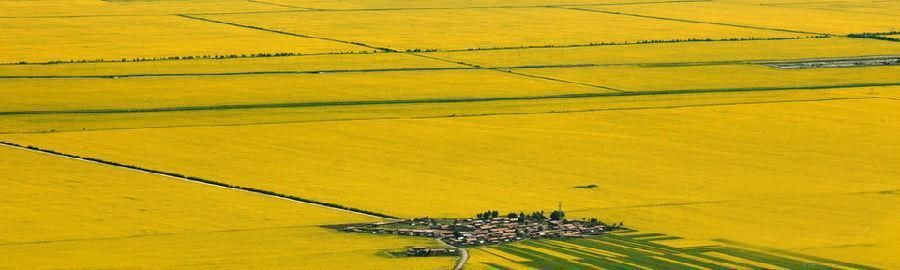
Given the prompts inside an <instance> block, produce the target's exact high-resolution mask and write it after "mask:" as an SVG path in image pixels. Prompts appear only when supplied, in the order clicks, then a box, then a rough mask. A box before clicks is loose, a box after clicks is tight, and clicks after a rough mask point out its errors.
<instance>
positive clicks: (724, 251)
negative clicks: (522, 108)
mask: <svg viewBox="0 0 900 270" xmlns="http://www.w3.org/2000/svg"><path fill="white" fill-rule="evenodd" d="M677 239H682V238H681V237H677V236H671V235H666V234H662V233H637V232H626V233H610V234H604V235H600V236H595V237H587V238H572V239H564V240H546V239H545V240H527V241H522V242H520V243H516V244H512V245H499V246H494V247H492V248H495V249H497V250H501V251H503V252H507V253H509V254H513V255H516V256H519V257H522V258H525V259H527V260H528V261H525V262H516V263H518V264H521V265H522V266H525V267H531V268H538V269H551V268H552V269H585V268H590V267H599V268H603V269H635V268H649V269H721V270H726V269H735V268H747V269H759V268H773V267H774V268H785V269H834V268H835V266H840V267H850V268H855V269H873V268H871V267H868V266H863V265H857V264H850V263H843V262H838V261H834V260H830V259H824V258H818V257H815V256H809V255H803V254H797V253H794V252H789V251H781V250H777V249H770V248H765V247H755V246H750V245H745V244H740V243H733V242H731V241H728V240H723V239H717V240H716V241H715V242H717V243H721V244H720V245H704V246H696V247H672V246H667V245H665V244H663V243H660V242H661V241H665V240H677ZM592 250H596V251H592ZM548 253H553V254H548ZM613 254H614V255H615V256H612V255H613ZM491 267H495V268H498V269H503V266H499V265H491Z"/></svg>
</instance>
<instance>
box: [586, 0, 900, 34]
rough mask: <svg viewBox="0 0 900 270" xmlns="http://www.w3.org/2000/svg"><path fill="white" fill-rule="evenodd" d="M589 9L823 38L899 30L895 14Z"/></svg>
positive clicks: (711, 4)
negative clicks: (767, 29)
mask: <svg viewBox="0 0 900 270" xmlns="http://www.w3.org/2000/svg"><path fill="white" fill-rule="evenodd" d="M589 8H590V9H596V10H603V11H608V12H619V13H627V14H636V15H643V16H654V17H659V18H666V19H680V20H691V21H699V22H710V23H727V24H732V25H741V26H747V27H754V28H755V27H762V28H771V29H780V30H790V31H802V32H813V33H825V34H849V33H861V32H883V31H891V30H895V29H897V27H900V17H898V16H896V14H893V15H882V14H866V13H854V12H844V11H840V10H823V9H796V8H790V7H781V6H775V5H760V4H755V3H747V4H744V3H727V2H721V1H703V2H695V3H672V4H659V5H634V6H604V7H589ZM698 10H714V12H698ZM773 18H777V19H773Z"/></svg>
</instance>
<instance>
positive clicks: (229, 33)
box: [0, 16, 369, 63]
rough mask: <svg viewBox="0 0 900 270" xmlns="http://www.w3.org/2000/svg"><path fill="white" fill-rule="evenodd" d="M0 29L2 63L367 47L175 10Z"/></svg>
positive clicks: (26, 22)
mask: <svg viewBox="0 0 900 270" xmlns="http://www.w3.org/2000/svg"><path fill="white" fill-rule="evenodd" d="M0 29H3V33H4V34H3V35H0V44H3V50H0V63H17V62H22V61H26V62H47V61H69V60H74V61H79V60H96V59H105V60H121V59H123V58H124V59H133V58H155V57H169V56H202V55H229V54H250V53H279V52H292V53H323V52H356V51H365V50H369V49H368V48H365V47H360V46H355V45H350V44H343V43H335V42H328V41H323V40H318V39H308V38H298V37H291V36H283V35H273V34H268V33H265V32H259V31H253V30H250V29H242V28H237V27H233V26H228V25H221V24H213V23H207V22H202V21H197V20H192V19H187V18H182V17H177V16H133V17H103V16H101V17H76V18H40V19H34V18H0ZM82 29H91V30H90V31H80V30H82ZM186 39H189V40H190V41H191V42H184V40H186Z"/></svg>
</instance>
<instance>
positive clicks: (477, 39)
mask: <svg viewBox="0 0 900 270" xmlns="http://www.w3.org/2000/svg"><path fill="white" fill-rule="evenodd" d="M200 17H202V18H206V19H210V20H216V21H223V22H230V23H238V24H241V25H248V26H255V27H262V28H266V29H273V30H278V31H285V32H290V33H295V34H304V35H311V36H318V37H329V38H335V39H339V40H343V41H351V42H358V43H364V44H368V45H371V46H374V47H379V48H390V49H393V50H409V49H421V50H428V49H441V50H448V49H468V48H490V47H508V46H514V47H515V46H528V45H565V44H587V43H601V42H616V43H622V42H637V41H643V40H670V39H692V38H694V39H705V38H778V37H797V36H808V35H807V34H798V33H786V32H778V31H770V30H760V29H748V28H740V27H731V26H722V25H709V24H696V23H685V22H676V21H659V20H652V19H646V18H636V17H630V16H621V15H611V14H604V13H596V12H582V11H575V10H567V9H552V8H518V9H500V10H497V9H463V10H400V11H396V10H391V11H347V12H297V13H278V14H240V15H206V16H200ZM338 18H340V19H338ZM538 21H539V22H544V23H541V24H534V23H531V22H538ZM361 26H364V27H361ZM448 29H453V31H447V30H448ZM485 32H493V33H496V34H491V35H484V33H485Z"/></svg>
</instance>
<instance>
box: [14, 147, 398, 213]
mask: <svg viewBox="0 0 900 270" xmlns="http://www.w3.org/2000/svg"><path fill="white" fill-rule="evenodd" d="M0 145H2V146H6V147H9V148H14V149H19V150H25V151H32V152H36V153H41V154H45V155H50V156H55V157H62V158H68V159H73V160H79V161H85V162H90V163H94V164H99V165H104V166H109V167H114V168H120V169H126V170H130V171H134V172H140V173H146V174H152V175H157V176H162V177H167V178H170V179H176V180H182V181H187V182H193V183H198V184H203V185H207V186H211V187H218V188H224V189H231V190H237V191H242V192H247V193H252V194H256V195H261V196H267V197H271V198H276V199H281V200H287V201H291V202H296V203H304V204H309V205H315V206H319V207H324V208H328V209H332V210H337V211H343V212H346V213H352V214H357V215H363V216H368V217H372V218H379V219H389V220H396V219H398V217H395V216H391V215H387V214H382V213H378V212H373V211H368V210H363V209H358V208H353V207H346V206H343V205H339V204H335V203H329V202H321V201H316V200H311V199H305V198H300V197H296V196H293V195H288V194H281V193H277V192H274V191H268V190H262V189H257V188H252V187H244V186H238V185H232V184H227V183H224V182H218V181H214V180H209V179H204V178H199V177H194V176H185V175H182V174H178V173H172V172H166V171H160V170H154V169H147V168H142V167H138V166H134V165H127V164H122V163H118V162H112V161H106V160H102V159H98V158H92V157H82V156H78V155H73V154H66V153H62V152H57V151H54V150H49V149H44V148H40V147H36V146H23V145H20V144H17V143H12V142H7V141H0Z"/></svg>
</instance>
